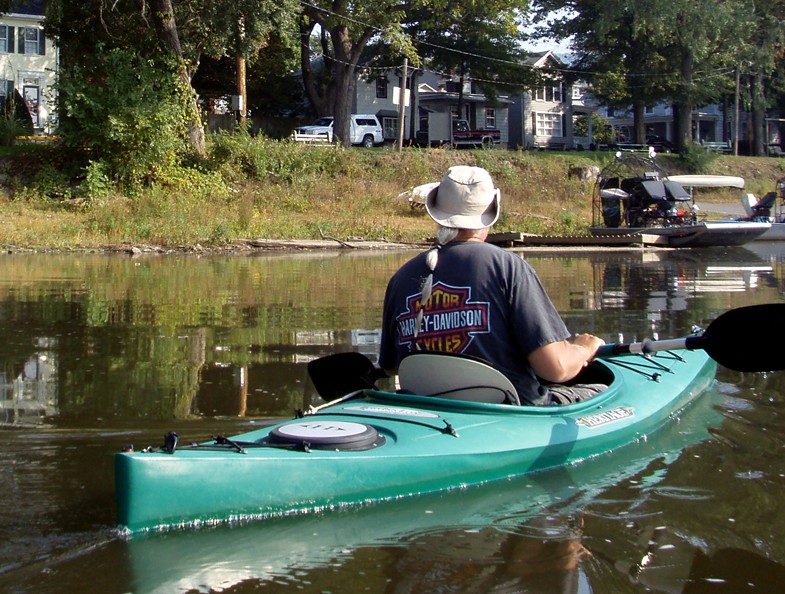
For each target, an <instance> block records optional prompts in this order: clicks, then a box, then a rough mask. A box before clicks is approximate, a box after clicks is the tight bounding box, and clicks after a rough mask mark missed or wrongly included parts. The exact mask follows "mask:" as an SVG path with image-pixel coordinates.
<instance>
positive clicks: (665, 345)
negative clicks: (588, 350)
mask: <svg viewBox="0 0 785 594" xmlns="http://www.w3.org/2000/svg"><path fill="white" fill-rule="evenodd" d="M702 339H703V337H702V336H687V337H685V338H669V339H667V340H644V341H643V342H631V343H629V344H623V343H618V344H605V345H603V346H601V347H600V348H599V349H598V350H597V358H603V357H613V356H619V355H648V354H650V353H656V352H657V351H670V350H674V349H687V350H690V351H694V350H697V349H702V348H704V344H703V340H702Z"/></svg>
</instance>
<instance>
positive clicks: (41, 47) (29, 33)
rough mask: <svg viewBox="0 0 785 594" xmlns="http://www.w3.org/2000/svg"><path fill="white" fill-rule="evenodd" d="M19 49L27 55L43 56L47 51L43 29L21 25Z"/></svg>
mask: <svg viewBox="0 0 785 594" xmlns="http://www.w3.org/2000/svg"><path fill="white" fill-rule="evenodd" d="M17 51H18V52H19V53H20V54H25V55H27V56H34V55H39V56H43V55H44V53H45V51H46V50H45V42H44V31H43V29H37V28H35V27H19V39H18V45H17Z"/></svg>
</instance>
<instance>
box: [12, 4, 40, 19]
mask: <svg viewBox="0 0 785 594" xmlns="http://www.w3.org/2000/svg"><path fill="white" fill-rule="evenodd" d="M44 5H45V2H44V0H15V1H14V2H13V4H12V8H11V12H10V14H28V15H35V16H44Z"/></svg>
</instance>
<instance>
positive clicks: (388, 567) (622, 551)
mask: <svg viewBox="0 0 785 594" xmlns="http://www.w3.org/2000/svg"><path fill="white" fill-rule="evenodd" d="M411 255H412V253H411V252H384V253H364V252H357V251H342V252H318V253H298V254H271V255H262V256H236V257H197V256H183V257H178V256H165V257H159V256H149V257H141V258H129V257H123V256H104V255H95V256H85V255H79V256H75V255H19V256H16V255H5V256H2V257H1V258H0V365H2V366H1V367H0V493H1V494H2V502H3V506H2V508H1V509H0V591H2V592H80V593H98V592H102V593H103V592H139V593H141V592H187V591H203V592H209V591H226V592H257V591H261V590H265V591H283V590H284V589H286V590H289V589H296V590H298V591H303V592H537V593H540V592H545V593H547V592H558V593H567V592H569V593H587V592H593V593H603V594H604V593H606V592H651V591H653V592H744V591H756V592H777V591H781V590H783V584H785V569H783V565H781V564H785V544H783V543H785V520H784V519H783V518H785V509H783V507H785V456H783V454H782V448H783V444H784V443H785V414H784V413H783V404H785V373H782V372H778V373H769V374H741V373H737V372H732V371H729V370H724V369H721V370H720V372H719V374H718V379H719V382H718V384H717V387H716V389H714V390H712V391H711V392H709V393H707V394H706V396H705V397H704V398H702V399H701V400H700V401H699V402H698V403H697V404H696V405H695V406H693V407H692V408H690V409H688V410H687V411H685V412H684V413H682V414H681V415H680V416H679V418H677V419H674V422H673V423H671V424H670V425H669V426H667V427H666V428H665V429H663V430H662V431H661V432H659V433H658V434H656V435H654V436H652V437H651V438H650V439H649V440H648V441H646V442H642V443H639V444H635V445H632V446H630V447H628V448H623V449H622V450H619V451H617V452H614V453H612V454H610V455H607V456H601V457H598V458H597V459H595V460H589V461H586V462H584V463H582V464H579V465H576V466H571V467H567V468H562V469H558V470H555V471H552V472H544V473H540V474H538V475H536V476H532V477H523V478H520V479H516V480H513V481H506V482H504V483H502V484H494V485H488V486H485V487H482V488H475V489H468V490H466V491H464V492H458V493H449V494H442V495H434V496H428V497H420V498H416V499H412V500H410V501H401V502H396V503H390V504H384V505H377V506H371V507H368V508H364V509H348V510H335V511H333V512H329V513H325V514H320V515H315V516H304V517H297V518H282V519H278V520H273V521H264V522H255V523H249V524H244V525H231V526H221V527H213V528H204V529H199V530H181V531H173V532H169V533H165V534H153V535H149V536H146V537H141V538H132V539H127V538H123V537H121V536H119V535H118V534H117V532H116V519H115V508H114V489H113V474H112V465H113V454H114V452H116V451H119V449H120V448H121V447H122V446H123V445H125V444H128V443H133V444H134V445H135V446H136V447H144V446H146V445H159V444H160V443H161V440H162V436H163V434H164V433H166V432H167V431H170V430H176V431H177V432H178V433H179V434H180V435H181V436H183V438H184V439H187V440H188V441H199V440H202V439H207V438H209V436H210V435H213V434H216V433H220V434H229V435H231V434H233V433H237V432H240V431H243V430H245V429H247V428H248V426H249V425H252V424H258V423H261V422H265V421H266V420H269V419H275V418H281V417H287V416H290V415H291V414H292V411H294V410H295V409H297V408H302V407H303V406H304V405H306V404H307V403H308V402H309V401H310V399H311V398H312V397H313V394H312V393H311V390H310V388H309V386H308V382H307V377H306V371H305V364H306V362H307V361H308V360H310V359H312V358H314V357H318V356H321V355H324V354H328V353H331V352H336V351H344V350H349V349H351V350H359V351H360V352H364V353H366V354H369V355H372V356H373V355H375V352H376V348H377V336H378V327H379V318H380V315H381V303H382V297H383V293H384V287H385V283H386V280H387V278H388V277H389V275H390V274H391V273H392V271H393V270H395V269H396V268H397V267H398V266H399V265H400V264H401V263H402V262H403V261H405V260H406V259H408V258H409V257H411ZM525 257H526V258H527V259H528V260H529V261H530V262H531V263H532V264H533V265H534V267H535V268H536V269H537V270H538V272H539V273H540V275H541V277H542V279H543V282H544V284H545V286H546V288H547V289H548V291H549V292H550V293H551V295H552V297H553V299H554V302H555V303H556V305H557V307H558V308H559V310H560V311H561V312H562V313H563V315H564V317H565V319H566V320H567V322H568V326H569V327H570V328H571V329H572V330H573V331H575V332H581V331H590V332H594V333H597V334H599V335H601V336H603V337H604V338H606V340H608V341H616V340H618V337H619V334H623V338H624V339H625V340H633V339H636V338H637V339H642V338H644V337H648V336H652V335H654V334H656V335H658V336H659V337H660V338H669V337H676V336H682V335H684V334H686V333H688V332H689V331H690V328H691V326H692V324H694V323H697V324H702V325H704V326H705V325H706V324H708V323H709V322H710V321H711V320H712V319H713V318H714V317H716V316H717V315H719V314H720V313H721V312H723V311H725V310H727V309H730V308H733V307H738V306H741V305H747V304H755V303H769V302H777V303H780V302H782V298H783V291H784V290H785V274H784V273H783V267H785V255H783V249H782V247H779V246H771V245H757V244H755V245H754V246H753V247H752V248H750V249H746V248H735V249H733V250H702V251H693V250H683V251H675V252H658V253H651V252H634V251H633V252H611V253H608V252H607V251H606V252H602V253H599V252H598V253H570V252H559V253H555V252H554V253H527V254H526V255H525ZM776 338H779V337H776ZM774 340H775V337H770V336H767V334H766V328H761V329H760V342H759V343H758V344H752V345H739V348H740V349H764V348H778V347H775V346H772V344H773V341H774ZM280 480H285V477H281V479H280ZM155 496H156V494H155V493H150V497H155ZM182 496H183V497H188V493H183V494H182ZM749 583H752V584H753V586H749V585H748V584H749ZM723 588H724V589H723ZM745 588H746V589H745Z"/></svg>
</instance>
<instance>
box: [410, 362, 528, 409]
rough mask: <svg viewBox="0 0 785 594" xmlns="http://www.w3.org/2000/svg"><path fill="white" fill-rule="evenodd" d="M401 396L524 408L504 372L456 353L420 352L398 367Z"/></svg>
mask: <svg viewBox="0 0 785 594" xmlns="http://www.w3.org/2000/svg"><path fill="white" fill-rule="evenodd" d="M398 381H399V382H400V386H401V392H405V393H410V394H419V395H422V396H437V397H439V398H448V399H452V400H470V401H473V402H488V403H493V404H516V405H520V403H521V401H520V398H519V397H518V391H517V390H516V389H515V386H513V385H512V382H511V381H510V380H509V378H507V376H505V375H504V374H503V373H502V372H501V371H499V370H498V369H495V368H494V367H492V366H491V365H490V364H488V363H487V362H485V361H483V360H482V359H480V358H478V357H471V356H468V355H460V354H456V353H436V352H417V353H410V354H408V355H406V356H405V357H404V358H403V359H402V360H401V362H400V364H399V365H398Z"/></svg>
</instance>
